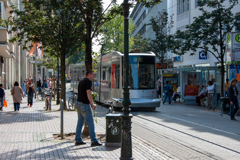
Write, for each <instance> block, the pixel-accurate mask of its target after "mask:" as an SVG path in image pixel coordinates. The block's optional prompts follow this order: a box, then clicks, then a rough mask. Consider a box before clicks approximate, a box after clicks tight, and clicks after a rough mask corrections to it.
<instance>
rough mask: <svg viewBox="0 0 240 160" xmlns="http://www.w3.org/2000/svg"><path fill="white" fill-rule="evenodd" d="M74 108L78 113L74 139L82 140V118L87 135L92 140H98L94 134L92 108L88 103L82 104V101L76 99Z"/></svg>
mask: <svg viewBox="0 0 240 160" xmlns="http://www.w3.org/2000/svg"><path fill="white" fill-rule="evenodd" d="M76 108H77V113H78V123H77V129H76V136H75V140H76V141H78V142H82V141H83V140H82V127H83V125H84V120H85V121H86V122H87V125H88V129H89V135H90V138H91V141H92V142H98V140H97V138H96V135H95V132H94V130H95V128H94V121H93V115H92V109H91V106H90V105H89V104H84V103H82V102H79V101H76Z"/></svg>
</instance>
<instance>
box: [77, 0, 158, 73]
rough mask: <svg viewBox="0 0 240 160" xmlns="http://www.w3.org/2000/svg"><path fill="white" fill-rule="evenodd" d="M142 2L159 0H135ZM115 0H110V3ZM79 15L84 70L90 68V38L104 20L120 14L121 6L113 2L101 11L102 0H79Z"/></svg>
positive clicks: (147, 4) (150, 2) (147, 3)
mask: <svg viewBox="0 0 240 160" xmlns="http://www.w3.org/2000/svg"><path fill="white" fill-rule="evenodd" d="M135 1H137V2H139V3H140V2H141V3H143V4H144V5H145V6H146V7H150V6H153V5H155V4H156V3H160V2H161V0H135ZM113 2H115V0H112V2H111V3H113ZM78 7H79V10H80V13H79V14H80V15H81V17H82V21H83V23H84V28H85V30H84V32H83V33H82V38H83V40H84V42H85V45H86V48H85V67H86V70H92V39H93V38H94V37H96V36H97V35H98V33H99V31H100V30H99V29H100V27H101V26H102V25H103V24H105V23H106V22H108V21H110V20H111V19H113V18H114V17H116V16H117V15H119V14H122V13H123V11H122V6H119V5H117V4H115V5H114V6H113V7H112V8H110V9H109V10H108V12H106V10H105V11H103V7H102V0H88V1H81V5H79V6H78Z"/></svg>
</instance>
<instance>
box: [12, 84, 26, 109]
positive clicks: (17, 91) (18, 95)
mask: <svg viewBox="0 0 240 160" xmlns="http://www.w3.org/2000/svg"><path fill="white" fill-rule="evenodd" d="M10 92H11V95H12V96H13V103H14V111H19V108H20V103H22V97H23V98H24V94H23V90H22V88H21V87H20V86H19V83H18V82H17V81H16V82H15V83H14V86H13V87H12V89H11V90H10Z"/></svg>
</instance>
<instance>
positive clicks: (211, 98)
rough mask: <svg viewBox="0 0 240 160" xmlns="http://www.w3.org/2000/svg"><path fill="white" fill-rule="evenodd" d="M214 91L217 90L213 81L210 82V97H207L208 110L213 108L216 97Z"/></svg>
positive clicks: (208, 88)
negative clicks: (214, 97)
mask: <svg viewBox="0 0 240 160" xmlns="http://www.w3.org/2000/svg"><path fill="white" fill-rule="evenodd" d="M214 90H215V85H214V84H213V82H212V81H208V87H207V91H208V95H207V101H208V109H211V108H212V107H213V96H214Z"/></svg>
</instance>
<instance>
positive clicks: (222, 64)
mask: <svg viewBox="0 0 240 160" xmlns="http://www.w3.org/2000/svg"><path fill="white" fill-rule="evenodd" d="M223 84H224V60H223V58H221V97H224V95H223V93H224V87H223Z"/></svg>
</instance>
